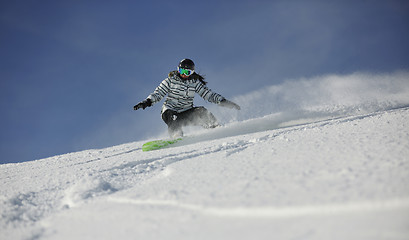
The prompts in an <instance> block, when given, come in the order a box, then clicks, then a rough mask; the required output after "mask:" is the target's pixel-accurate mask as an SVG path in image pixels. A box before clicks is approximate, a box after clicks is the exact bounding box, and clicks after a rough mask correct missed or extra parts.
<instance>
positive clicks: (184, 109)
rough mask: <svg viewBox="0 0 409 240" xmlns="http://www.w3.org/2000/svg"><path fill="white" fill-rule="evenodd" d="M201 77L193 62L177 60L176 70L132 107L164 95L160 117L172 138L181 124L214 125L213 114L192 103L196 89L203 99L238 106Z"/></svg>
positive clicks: (181, 133)
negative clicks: (210, 86)
mask: <svg viewBox="0 0 409 240" xmlns="http://www.w3.org/2000/svg"><path fill="white" fill-rule="evenodd" d="M206 83H207V82H205V81H204V77H203V76H201V75H199V74H198V73H196V72H195V64H194V62H193V61H192V60H190V59H183V60H182V61H180V63H179V65H178V68H177V71H171V72H170V73H169V74H168V77H167V78H166V79H165V80H163V81H162V82H161V83H160V85H159V86H158V87H157V88H156V89H155V91H154V92H153V93H151V94H150V95H149V96H148V97H147V98H146V99H145V100H143V101H141V102H140V103H138V104H136V105H135V106H134V110H138V109H140V108H142V109H145V108H146V107H150V106H152V105H153V104H155V103H157V102H159V101H160V100H162V98H163V97H165V96H166V95H167V97H166V100H165V102H164V104H163V106H162V111H161V114H162V119H163V121H164V122H165V123H166V124H167V125H168V131H169V135H170V136H171V137H172V138H178V137H182V136H183V131H182V127H183V126H188V125H195V126H202V127H204V128H215V127H217V126H219V124H218V122H217V120H216V118H215V117H214V115H213V114H212V113H211V112H209V111H208V110H207V109H206V108H205V107H194V106H193V98H194V95H195V93H198V94H199V95H200V96H201V97H202V98H203V99H205V100H207V101H209V102H212V103H215V104H218V105H220V106H223V107H228V108H235V109H237V110H240V106H239V105H237V104H236V103H234V102H231V101H229V100H227V99H225V98H224V97H223V96H222V95H220V94H218V93H215V92H213V91H212V90H210V89H209V88H208V87H207V86H206Z"/></svg>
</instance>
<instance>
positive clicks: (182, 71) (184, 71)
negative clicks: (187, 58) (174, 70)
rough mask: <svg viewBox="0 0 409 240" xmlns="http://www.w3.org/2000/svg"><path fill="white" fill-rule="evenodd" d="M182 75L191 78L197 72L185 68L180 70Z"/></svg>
mask: <svg viewBox="0 0 409 240" xmlns="http://www.w3.org/2000/svg"><path fill="white" fill-rule="evenodd" d="M178 70H179V73H180V75H186V76H190V75H192V74H193V73H194V72H195V70H190V69H185V68H178Z"/></svg>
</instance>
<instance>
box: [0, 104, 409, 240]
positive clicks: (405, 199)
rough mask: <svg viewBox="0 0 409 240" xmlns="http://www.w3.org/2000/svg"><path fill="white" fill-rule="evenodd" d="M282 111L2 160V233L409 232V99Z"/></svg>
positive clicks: (399, 235)
mask: <svg viewBox="0 0 409 240" xmlns="http://www.w3.org/2000/svg"><path fill="white" fill-rule="evenodd" d="M277 119H283V118H282V116H280V115H270V116H266V117H261V118H256V119H253V120H248V121H242V122H238V123H231V124H228V125H227V126H226V127H224V128H220V129H214V130H212V131H209V132H205V133H202V134H201V135H197V136H192V137H190V138H188V140H187V141H189V142H188V143H186V141H185V143H184V144H180V145H179V146H174V147H172V148H167V149H163V150H158V151H152V152H142V151H141V145H142V144H143V142H134V143H129V144H123V145H119V146H114V147H110V148H106V149H96V150H87V151H82V152H77V153H70V154H65V155H61V156H55V157H51V158H47V159H42V160H37V161H32V162H25V163H19V164H5V165H0V180H1V187H0V190H1V201H0V204H1V205H0V211H1V221H0V239H325V240H327V239H370V240H374V239H409V187H408V186H409V108H408V107H398V108H396V109H389V110H381V111H376V112H371V113H365V114H354V115H352V116H343V117H335V118H330V119H321V120H311V119H304V120H303V121H296V122H294V121H290V122H282V121H276V120H277ZM293 120H294V119H293Z"/></svg>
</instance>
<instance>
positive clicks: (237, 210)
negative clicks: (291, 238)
mask: <svg viewBox="0 0 409 240" xmlns="http://www.w3.org/2000/svg"><path fill="white" fill-rule="evenodd" d="M108 201H111V202H115V203H120V204H133V205H138V206H155V207H163V208H179V209H184V210H188V211H193V212H198V213H201V214H204V215H210V216H216V217H242V218H247V217H251V218H291V217H300V216H322V215H337V214H345V213H351V212H355V213H356V212H373V211H385V210H393V209H403V208H404V209H409V199H390V200H385V201H373V202H351V203H346V204H326V205H305V206H291V207H270V206H266V207H212V206H203V205H199V204H190V203H181V202H177V201H170V200H154V199H147V200H138V199H127V198H118V197H109V198H108Z"/></svg>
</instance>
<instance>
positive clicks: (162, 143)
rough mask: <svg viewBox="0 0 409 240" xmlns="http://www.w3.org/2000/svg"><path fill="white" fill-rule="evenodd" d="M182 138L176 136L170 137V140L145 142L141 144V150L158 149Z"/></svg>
mask: <svg viewBox="0 0 409 240" xmlns="http://www.w3.org/2000/svg"><path fill="white" fill-rule="evenodd" d="M181 140H182V138H177V139H171V140H154V141H150V142H147V143H145V144H143V145H142V151H144V152H147V151H153V150H158V149H161V148H165V147H167V146H169V145H170V144H174V143H177V142H179V141H181Z"/></svg>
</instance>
